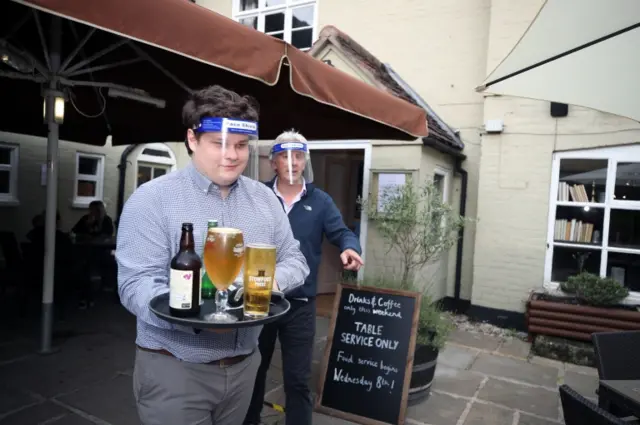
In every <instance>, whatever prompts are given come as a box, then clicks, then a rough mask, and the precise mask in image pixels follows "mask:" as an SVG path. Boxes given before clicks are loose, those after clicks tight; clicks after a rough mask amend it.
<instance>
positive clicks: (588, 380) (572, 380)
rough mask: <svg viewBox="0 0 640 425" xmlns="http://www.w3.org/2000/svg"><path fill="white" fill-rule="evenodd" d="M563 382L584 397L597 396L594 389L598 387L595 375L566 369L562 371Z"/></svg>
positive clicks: (593, 397) (592, 397)
mask: <svg viewBox="0 0 640 425" xmlns="http://www.w3.org/2000/svg"><path fill="white" fill-rule="evenodd" d="M564 383H565V384H567V385H569V386H570V387H571V388H573V389H574V390H576V391H577V392H579V393H580V394H582V395H583V396H584V397H587V398H591V399H595V398H597V397H598V396H597V395H596V389H597V388H598V384H599V380H598V377H597V376H591V375H584V374H582V373H576V372H571V371H566V372H565V373H564Z"/></svg>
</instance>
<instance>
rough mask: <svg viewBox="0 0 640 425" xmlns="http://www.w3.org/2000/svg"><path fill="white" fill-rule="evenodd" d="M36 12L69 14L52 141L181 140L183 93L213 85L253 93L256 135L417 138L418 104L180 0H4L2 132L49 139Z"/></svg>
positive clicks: (45, 44)
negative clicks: (60, 120) (58, 119)
mask: <svg viewBox="0 0 640 425" xmlns="http://www.w3.org/2000/svg"><path fill="white" fill-rule="evenodd" d="M37 10H40V11H44V12H49V13H51V14H54V15H58V16H61V17H63V18H67V19H64V20H63V22H62V38H61V43H60V46H61V52H60V53H61V62H62V63H61V66H60V70H59V71H58V72H57V73H55V75H56V77H58V82H59V85H60V88H61V89H63V90H64V92H65V96H66V97H67V98H68V101H67V104H66V105H67V107H66V112H65V118H64V125H63V126H61V127H60V138H62V139H66V140H72V141H78V142H83V143H90V144H96V145H102V144H104V143H105V140H106V137H107V135H111V136H112V143H113V144H115V145H123V144H132V143H149V142H156V141H167V140H182V139H183V138H184V132H185V129H184V128H183V127H182V123H181V113H180V111H181V108H182V105H183V103H184V101H185V99H186V96H187V94H188V93H189V91H190V90H193V89H198V88H201V87H204V86H207V85H211V84H220V85H222V86H224V87H225V88H228V89H231V90H234V91H237V92H238V93H241V94H249V95H251V96H253V97H255V98H256V99H257V100H258V102H259V103H260V105H261V116H260V123H259V124H260V137H261V138H263V139H269V138H274V137H275V136H276V135H277V134H279V133H280V132H282V131H283V130H285V129H287V128H291V127H295V128H296V129H298V130H299V131H301V132H302V133H303V134H305V136H307V137H308V138H310V139H397V140H414V139H416V138H417V137H420V136H425V135H426V134H427V128H426V115H425V112H424V111H423V110H421V109H420V108H417V107H415V106H414V105H411V104H409V103H407V102H405V101H403V100H401V99H399V98H397V97H394V96H392V95H389V94H387V93H385V92H383V91H381V90H378V89H376V88H374V87H371V86H369V85H367V84H366V83H364V82H361V81H359V80H357V79H355V78H353V77H350V76H348V75H347V74H345V73H343V72H341V71H339V70H337V69H335V68H333V67H331V66H328V65H326V64H324V63H322V62H321V61H318V60H315V59H314V58H312V57H310V56H309V55H307V54H305V53H303V52H301V51H299V50H297V49H295V48H294V47H292V46H291V45H289V44H287V43H285V42H283V41H282V40H278V39H276V38H274V37H270V36H267V35H264V34H262V33H259V32H258V31H255V30H254V29H252V28H247V27H245V26H243V25H241V24H239V23H237V22H235V21H233V20H231V19H228V18H226V17H224V16H222V15H219V14H217V13H215V12H212V11H210V10H208V9H206V8H203V7H200V6H198V5H196V4H193V3H191V2H187V1H182V0H136V1H131V0H109V1H95V0H94V1H77V0H20V1H18V0H16V1H12V2H7V1H5V2H2V5H1V6H0V22H1V25H0V28H2V30H0V37H1V39H0V53H1V54H2V55H3V56H2V57H3V58H7V59H8V60H6V61H4V62H5V65H13V66H9V67H7V66H5V67H0V76H5V77H7V76H8V77H12V78H0V92H1V93H3V95H4V97H5V99H6V98H9V99H11V108H10V109H9V110H8V111H7V112H3V114H2V115H0V128H2V129H3V130H6V131H13V132H18V133H26V134H33V135H39V136H46V134H47V128H46V126H44V125H43V121H42V103H41V102H42V101H41V100H39V99H40V98H41V97H42V87H41V84H34V82H36V83H42V84H45V85H46V82H47V80H48V79H49V77H50V76H51V74H52V73H51V72H50V71H49V69H48V68H50V66H49V65H50V64H49V60H48V57H47V56H48V55H50V53H51V52H50V50H51V46H50V45H49V43H50V36H49V34H50V30H49V26H50V25H51V15H49V14H48V13H37V12H36V11H37ZM48 50H49V51H48ZM122 92H125V96H127V98H122ZM131 95H133V97H135V98H136V99H138V100H140V99H141V98H144V100H146V102H145V103H140V101H132V100H131V97H132V96H131ZM114 96H117V97H114ZM88 117H92V120H91V121H88V120H87V118H88Z"/></svg>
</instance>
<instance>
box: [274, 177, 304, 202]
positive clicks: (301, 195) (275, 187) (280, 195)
mask: <svg viewBox="0 0 640 425" xmlns="http://www.w3.org/2000/svg"><path fill="white" fill-rule="evenodd" d="M273 191H274V192H275V193H276V195H278V196H279V197H281V198H282V197H283V196H282V194H281V193H280V191H279V190H278V177H276V178H275V179H274V180H273ZM306 194H307V182H306V181H305V180H304V177H302V190H301V191H300V193H298V196H299V197H301V198H302V197H303V196H304V195H306Z"/></svg>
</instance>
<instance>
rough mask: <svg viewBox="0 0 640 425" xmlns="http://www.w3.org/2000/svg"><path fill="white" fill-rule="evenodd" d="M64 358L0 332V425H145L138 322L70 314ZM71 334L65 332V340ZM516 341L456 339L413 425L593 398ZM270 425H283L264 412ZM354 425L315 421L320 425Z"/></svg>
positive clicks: (588, 385)
mask: <svg viewBox="0 0 640 425" xmlns="http://www.w3.org/2000/svg"><path fill="white" fill-rule="evenodd" d="M328 322H329V321H328V319H326V318H318V322H317V323H318V326H317V328H318V332H317V340H316V352H315V359H314V370H315V371H316V373H314V375H315V376H314V382H313V388H315V384H316V380H317V370H318V368H319V361H320V359H321V356H322V354H323V349H324V345H325V341H326V334H327V327H328ZM60 330H61V331H62V332H60V334H61V335H60V337H58V338H56V340H55V342H56V343H57V344H58V345H59V346H60V348H61V350H60V351H59V352H57V353H56V354H52V355H49V356H39V355H38V354H36V353H35V350H36V349H37V338H31V337H30V335H37V323H32V324H31V325H29V326H26V327H23V328H19V327H17V326H15V325H14V326H6V323H5V326H4V327H3V328H2V330H0V424H2V425H4V424H11V425H22V424H30V425H31V424H44V423H46V424H47V425H48V424H54V425H88V424H100V425H109V424H111V425H129V424H131V425H133V424H139V421H138V417H137V413H136V409H135V402H134V400H133V396H132V383H131V372H132V369H131V368H132V363H133V355H134V346H133V342H134V338H135V321H134V318H133V316H131V315H130V314H128V313H127V312H126V311H125V310H124V309H122V308H121V307H119V306H117V305H114V304H98V305H97V306H96V307H95V308H94V309H90V310H86V311H77V312H74V314H73V317H71V318H69V320H68V321H67V322H66V323H65V324H63V325H61V326H60ZM64 331H66V333H65V332H64ZM528 354H529V345H528V344H526V343H525V342H523V341H520V340H517V339H507V340H501V339H498V338H496V337H492V336H485V335H480V334H473V333H469V332H461V331H456V332H454V333H453V334H452V336H451V338H450V341H449V343H448V344H447V347H446V348H445V349H444V350H443V352H442V353H441V354H440V357H439V360H438V366H437V371H436V379H435V382H434V388H433V391H432V395H431V397H430V398H429V400H427V401H426V402H424V403H422V404H420V405H417V406H412V407H410V408H409V409H408V412H407V417H408V419H407V423H408V424H413V425H421V424H428V425H476V424H478V425H479V424H495V425H502V424H504V425H517V424H519V425H548V424H557V423H563V422H562V420H561V407H560V403H559V398H558V391H557V387H558V385H559V384H562V383H567V384H569V385H571V386H573V387H574V388H576V389H577V390H578V391H580V392H581V393H582V394H583V395H585V396H587V397H590V398H594V397H595V393H594V391H595V389H596V387H597V382H598V379H597V373H596V371H595V370H594V369H591V368H585V367H581V366H572V365H568V364H563V363H559V362H554V361H551V360H546V359H540V358H532V359H528ZM281 366H282V365H281V358H280V356H279V352H278V353H276V355H274V360H273V367H272V368H271V370H270V372H269V375H268V381H269V382H268V383H267V391H268V393H267V397H266V398H267V400H269V401H272V402H275V403H278V404H285V403H284V394H283V389H282V377H281ZM263 415H264V421H265V422H266V423H269V424H274V423H284V421H283V420H282V416H281V414H279V413H278V412H276V411H274V410H271V409H270V408H266V407H265V409H264V410H263ZM348 423H351V422H347V421H343V420H339V419H335V418H331V417H328V416H324V415H321V414H318V413H314V424H315V425H328V424H348Z"/></svg>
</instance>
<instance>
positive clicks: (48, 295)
mask: <svg viewBox="0 0 640 425" xmlns="http://www.w3.org/2000/svg"><path fill="white" fill-rule="evenodd" d="M61 23H62V21H61V20H60V17H58V16H53V17H52V22H51V50H50V59H51V62H50V63H51V68H52V74H54V73H55V72H57V71H58V69H59V68H60V44H61V39H62V24H61ZM57 88H58V81H57V77H55V75H54V76H53V77H52V78H51V80H50V81H49V90H47V91H46V92H45V93H46V94H45V101H46V116H47V125H48V127H49V134H48V136H47V203H46V213H45V214H46V216H45V228H44V229H45V238H44V241H45V248H44V273H43V282H42V330H41V332H42V333H41V345H40V353H41V354H50V353H53V352H54V351H55V350H53V349H52V348H51V339H52V333H53V287H54V276H55V258H56V228H57V223H56V215H57V210H58V127H59V125H58V123H57V122H56V120H55V114H54V108H55V94H54V93H55V91H56V90H57Z"/></svg>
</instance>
